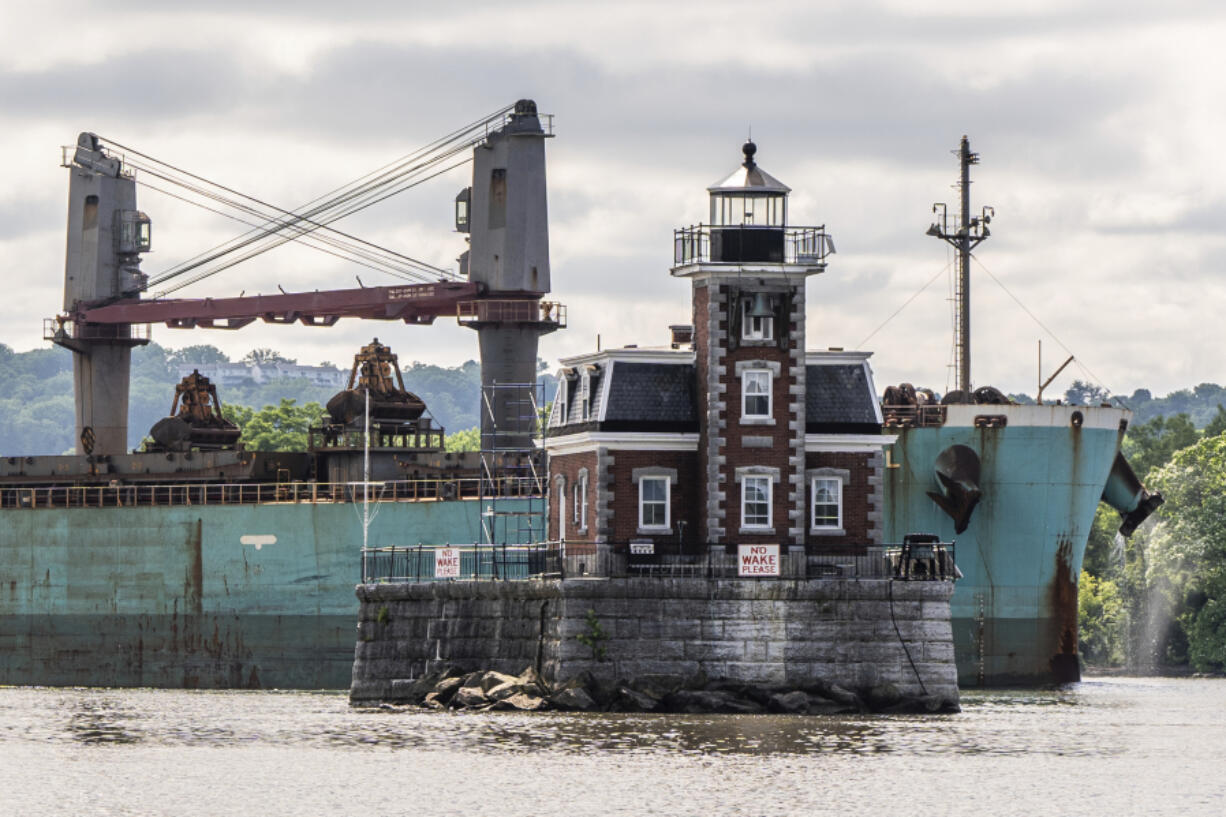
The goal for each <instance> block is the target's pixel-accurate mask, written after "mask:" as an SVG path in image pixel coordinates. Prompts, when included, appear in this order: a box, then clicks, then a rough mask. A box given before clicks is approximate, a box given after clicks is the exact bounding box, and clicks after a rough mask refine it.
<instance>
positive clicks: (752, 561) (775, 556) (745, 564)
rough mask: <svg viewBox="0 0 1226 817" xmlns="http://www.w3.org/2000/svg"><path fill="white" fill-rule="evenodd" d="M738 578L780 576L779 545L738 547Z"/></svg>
mask: <svg viewBox="0 0 1226 817" xmlns="http://www.w3.org/2000/svg"><path fill="white" fill-rule="evenodd" d="M736 566H737V573H736V574H737V575H738V576H742V577H744V576H778V575H779V546H778V545H737V559H736Z"/></svg>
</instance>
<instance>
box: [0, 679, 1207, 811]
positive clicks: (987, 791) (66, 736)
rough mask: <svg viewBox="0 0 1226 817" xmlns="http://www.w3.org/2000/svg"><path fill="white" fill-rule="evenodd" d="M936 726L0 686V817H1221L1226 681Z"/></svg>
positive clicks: (975, 702)
mask: <svg viewBox="0 0 1226 817" xmlns="http://www.w3.org/2000/svg"><path fill="white" fill-rule="evenodd" d="M962 702H963V712H962V713H961V714H958V715H948V716H939V717H914V716H912V717H886V716H854V717H852V716H843V717H787V716H773V715H761V716H728V715H720V716H675V715H668V716H665V715H559V714H537V715H533V714H518V713H485V714H454V713H424V712H393V711H379V710H358V711H355V710H351V709H350V708H349V706H348V703H347V700H346V697H345V695H344V694H343V693H303V692H284V693H281V692H186V691H178V690H109V689H105V690H104V689H36V688H5V689H0V815H4V816H5V817H7V815H60V814H71V815H111V814H139V815H163V814H165V815H176V817H182V815H363V817H377V816H378V815H394V814H412V815H452V814H457V815H458V814H464V815H497V817H515V816H516V815H531V816H532V817H542V816H543V815H567V817H577V815H615V814H635V815H644V814H653V815H654V814H669V815H674V814H675V815H776V814H786V815H793V814H794V815H815V814H839V815H859V814H865V815H870V814H871V815H875V816H876V817H886V815H906V814H917V815H991V816H992V817H997V816H998V815H1028V817H1029V816H1030V815H1048V814H1055V815H1110V816H1111V817H1120V816H1121V815H1131V814H1143V815H1166V814H1171V815H1176V814H1178V815H1200V814H1204V815H1223V814H1226V681H1223V680H1199V679H1179V680H1173V679H1102V680H1090V681H1087V682H1084V683H1081V684H1079V685H1076V686H1074V687H1070V688H1067V689H1062V690H1053V691H1025V692H1018V691H994V692H967V693H964V695H963V701H962Z"/></svg>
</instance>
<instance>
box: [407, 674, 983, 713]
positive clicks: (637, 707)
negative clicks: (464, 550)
mask: <svg viewBox="0 0 1226 817" xmlns="http://www.w3.org/2000/svg"><path fill="white" fill-rule="evenodd" d="M398 704H399V705H405V704H407V705H410V706H421V707H426V708H428V709H463V710H472V711H478V712H481V711H489V710H495V711H497V710H517V711H521V712H538V711H548V710H553V711H561V712H661V713H690V714H705V713H712V712H725V713H733V714H758V713H765V712H776V713H784V714H789V715H837V714H844V713H861V712H881V713H889V714H905V713H916V714H937V713H946V712H957V711H959V707H958V704H957V703H956V702H954V701H950V700H947V699H945V698H942V697H940V696H936V695H927V696H917V695H904V694H902V693H901V692H900V691H899V689H898V688H897V687H896V686H894V685H893V684H890V683H882V684H878V685H877V686H874V687H872V688H869V689H861V690H849V689H845V688H843V687H840V686H838V685H837V684H827V683H822V684H815V685H813V686H808V687H804V688H802V689H793V688H777V687H774V688H773V687H762V686H756V685H751V684H743V683H737V682H733V681H725V680H718V679H716V680H712V679H709V678H706V677H704V676H699V677H696V678H678V677H673V676H663V675H656V676H645V677H641V678H635V679H632V680H619V681H604V680H599V679H597V678H595V677H593V676H592V675H591V673H587V672H584V673H580V674H579V675H576V676H575V677H573V678H570V679H568V680H566V681H564V682H562V683H560V684H558V685H556V686H551V685H550V684H547V683H546V682H545V680H544V679H543V678H541V677H540V675H538V674H537V672H536V670H534V669H533V668H531V667H529V668H527V669H525V670H524V671H523V672H522V673H520V674H519V675H518V676H515V675H507V674H506V673H502V672H494V671H492V670H485V671H482V670H476V671H465V670H463V669H461V668H459V667H446V668H444V669H442V670H439V671H437V672H433V673H430V674H428V675H424V676H422V677H421V678H418V679H416V680H412V681H393V682H392V689H391V696H390V697H389V699H387V700H386V701H385V702H384V704H383V705H384V706H389V705H390V706H394V705H398Z"/></svg>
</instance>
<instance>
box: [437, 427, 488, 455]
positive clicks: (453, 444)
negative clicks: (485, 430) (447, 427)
mask: <svg viewBox="0 0 1226 817" xmlns="http://www.w3.org/2000/svg"><path fill="white" fill-rule="evenodd" d="M444 445H445V446H446V448H447V450H448V451H453V452H461V451H480V450H481V429H479V428H466V429H464V430H463V431H456V432H453V433H451V434H448V435H447V441H446V442H445V443H444Z"/></svg>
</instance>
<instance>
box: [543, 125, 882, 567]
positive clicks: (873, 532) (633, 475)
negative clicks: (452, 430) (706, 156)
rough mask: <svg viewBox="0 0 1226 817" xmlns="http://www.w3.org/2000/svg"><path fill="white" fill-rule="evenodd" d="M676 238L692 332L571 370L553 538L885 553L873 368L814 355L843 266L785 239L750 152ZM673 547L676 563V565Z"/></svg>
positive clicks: (773, 199)
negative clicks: (819, 281)
mask: <svg viewBox="0 0 1226 817" xmlns="http://www.w3.org/2000/svg"><path fill="white" fill-rule="evenodd" d="M743 150H744V162H743V164H742V165H741V167H739V168H737V170H736V171H735V172H734V173H733V174H732V175H731V176H729V177H728V178H727V179H725V180H724V181H722V182H720V183H718V184H716V185H715V186H713V187H710V188H708V191H709V193H710V206H711V210H710V223H709V224H700V225H698V226H693V227H687V228H683V229H680V230H677V231H676V234H675V259H674V261H675V263H674V266H673V267H672V269H671V273H672V275H673V276H675V277H678V278H685V279H688V280H689V281H690V282H691V285H692V293H693V298H692V305H693V323H692V325H689V326H674V327H672V342H671V343H670V345H669V346H667V347H663V348H640V347H635V346H630V347H626V348H622V349H610V350H606V351H599V352H593V353H589V354H582V355H575V356H573V357H568V358H565V359H563V360H562V361H561V362H562V369H561V371H559V373H558V382H559V388H558V392H557V396H556V398H555V400H554V403H553V409H552V412H551V414H550V417H549V420H548V423H547V429H546V438H545V443H544V445H545V448H546V450H547V452H548V454H549V473H548V479H549V526H550V538H553V539H562V540H565V541H567V542H576V543H590V544H593V545H596V544H606V545H608V546H610V547H611V549H612V550H613V551H618V550H624V549H627V548H628V546H629V545H630V544H631V543H637V544H646V543H648V542H650V543H651V544H652V546H653V549H654V551H655V552H656V553H661V552H691V553H692V552H701V550H702V549H703V548H704V547H707V546H709V547H711V548H727V547H729V546H733V545H740V544H747V545H751V544H778V545H781V546H783V548H782V549H784V550H788V551H795V552H808V553H810V554H828V555H840V554H845V555H850V554H855V553H858V552H859V551H862V550H863V548H865V547H866V546H869V545H874V544H881V543H882V538H883V510H884V509H883V501H884V496H883V476H884V467H885V457H884V454H883V452H884V449H885V448H886V447H887V446H889V445H890V444H891V443H893V441H894V439H895V438H894V437H893V436H889V435H884V434H882V416H881V409H880V405H879V402H878V400H877V397H876V394H877V392H876V387H875V386H874V383H873V374H872V370H871V368H870V367H869V363H868V358H869V356H870V355H869V353H867V352H850V351H843V350H840V349H832V350H829V351H806V350H805V288H806V282H807V279H808V278H809V277H811V276H813V275H816V274H818V273H821V272H823V271H824V270H825V268H826V258H827V256H828V255H829V254H830V253H832V252H833V251H834V248H833V244H832V242H831V241H830V238H829V236H828V235H827V234H826V232H825V229H824V227H797V226H792V225H790V224H789V223H788V213H787V205H788V193H789V192H790V189H789V188H788V187H787V186H786V185H784V184H782V183H781V182H780V181H778V180H777V179H775V178H773V177H772V176H770V174H768V173H766V172H765V171H763V170H762V169H761V168H760V167H758V165H757V163H756V162H755V160H754V154H755V152H756V146H755V145H754V144H753V143H752V142H747V143H746V144H745V145H744V148H743ZM672 548H676V549H677V550H676V551H672Z"/></svg>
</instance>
